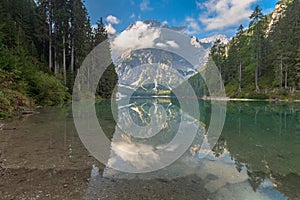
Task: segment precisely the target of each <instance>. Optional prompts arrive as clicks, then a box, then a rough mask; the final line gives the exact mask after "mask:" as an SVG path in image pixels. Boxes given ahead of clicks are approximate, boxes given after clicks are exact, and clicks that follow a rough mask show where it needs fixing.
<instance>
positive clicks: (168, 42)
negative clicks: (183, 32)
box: [167, 40, 179, 48]
mask: <svg viewBox="0 0 300 200" xmlns="http://www.w3.org/2000/svg"><path fill="white" fill-rule="evenodd" d="M167 44H168V45H169V46H170V47H173V48H179V45H178V44H177V43H176V42H175V41H174V40H170V41H167Z"/></svg>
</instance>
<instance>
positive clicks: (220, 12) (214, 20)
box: [197, 0, 258, 30]
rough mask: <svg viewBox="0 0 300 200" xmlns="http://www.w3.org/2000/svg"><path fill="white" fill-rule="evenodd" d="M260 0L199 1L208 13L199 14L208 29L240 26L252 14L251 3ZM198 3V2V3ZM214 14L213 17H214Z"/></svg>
mask: <svg viewBox="0 0 300 200" xmlns="http://www.w3.org/2000/svg"><path fill="white" fill-rule="evenodd" d="M257 1H258V0H208V1H206V2H204V3H199V2H198V3H199V6H201V8H204V9H205V10H207V11H206V13H204V14H201V15H200V16H199V20H200V22H202V24H204V25H205V28H206V30H222V29H224V28H227V27H230V26H238V25H239V24H240V23H242V22H243V21H245V20H246V19H248V18H249V16H250V15H251V12H252V10H251V5H252V4H253V3H255V2H257ZM197 5H198V4H197ZM212 16H213V17H212Z"/></svg>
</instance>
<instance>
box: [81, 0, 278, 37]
mask: <svg viewBox="0 0 300 200" xmlns="http://www.w3.org/2000/svg"><path fill="white" fill-rule="evenodd" d="M276 2H277V0H85V5H86V7H87V9H88V12H89V15H90V17H91V23H92V24H95V23H96V21H97V20H98V19H99V18H100V17H103V19H104V21H105V24H106V25H107V30H108V31H109V32H111V33H120V32H122V31H123V30H124V29H126V28H127V27H128V26H129V25H130V24H131V23H133V22H135V21H138V20H157V21H160V22H163V23H167V24H168V25H169V26H185V27H186V33H187V34H188V35H196V36H197V37H198V38H204V37H208V36H212V35H215V34H224V35H227V36H229V37H231V36H232V35H233V34H234V33H235V31H236V29H237V27H238V26H239V25H240V24H244V26H247V24H248V23H249V19H248V17H249V15H250V14H251V11H252V10H253V8H254V7H255V6H256V5H260V7H261V8H262V9H263V12H264V13H270V12H271V11H272V10H273V9H274V7H275V4H276Z"/></svg>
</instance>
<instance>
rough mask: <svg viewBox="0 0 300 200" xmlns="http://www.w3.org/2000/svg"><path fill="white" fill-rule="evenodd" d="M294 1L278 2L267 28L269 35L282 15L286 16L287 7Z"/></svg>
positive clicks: (283, 0) (284, 0)
mask: <svg viewBox="0 0 300 200" xmlns="http://www.w3.org/2000/svg"><path fill="white" fill-rule="evenodd" d="M292 1H293V0H282V1H279V2H277V3H276V6H275V9H274V11H273V12H272V13H271V14H270V16H271V20H270V23H269V24H268V28H267V30H266V34H267V35H268V34H269V33H270V32H272V31H273V29H274V27H275V25H276V24H277V23H278V22H279V21H280V19H281V18H282V17H284V16H285V11H286V8H287V7H288V5H289V4H290V3H291V2H292Z"/></svg>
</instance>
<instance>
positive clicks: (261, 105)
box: [94, 99, 300, 199]
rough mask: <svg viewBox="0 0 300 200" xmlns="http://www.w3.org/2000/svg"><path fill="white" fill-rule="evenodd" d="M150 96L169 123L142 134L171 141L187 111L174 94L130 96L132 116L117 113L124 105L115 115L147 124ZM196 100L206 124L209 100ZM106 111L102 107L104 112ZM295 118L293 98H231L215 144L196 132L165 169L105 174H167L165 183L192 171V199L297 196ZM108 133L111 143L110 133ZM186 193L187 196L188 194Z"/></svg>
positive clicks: (299, 116)
mask: <svg viewBox="0 0 300 200" xmlns="http://www.w3.org/2000/svg"><path fill="white" fill-rule="evenodd" d="M154 102H155V104H160V105H162V106H163V107H164V109H166V110H167V113H168V116H169V118H168V120H169V121H167V124H168V126H167V127H168V128H166V129H165V130H164V131H162V132H160V133H159V134H157V135H155V136H154V137H151V138H149V140H143V143H145V144H147V145H153V146H157V145H159V143H167V142H169V141H170V140H171V139H172V138H173V137H174V136H175V134H176V131H177V130H178V126H176V124H177V125H178V124H179V123H180V116H181V115H183V113H185V112H184V111H182V110H180V108H179V106H178V105H177V104H176V103H172V100H169V99H155V100H153V99H152V100H149V99H146V100H145V99H132V100H131V102H130V105H129V110H130V112H129V113H130V116H124V115H122V114H120V113H122V110H119V111H118V112H119V114H118V117H119V119H118V120H119V121H120V118H121V121H122V118H124V117H125V118H127V117H131V118H133V121H135V123H137V124H139V125H141V126H143V125H146V124H147V123H150V121H151V120H150V116H149V110H150V108H151V104H153V103H154ZM108 105H109V102H102V103H100V104H99V105H98V106H97V107H98V114H99V116H102V117H103V116H104V115H103V114H101V110H105V108H106V109H107V107H108ZM199 105H200V116H199V117H195V116H193V118H195V119H196V120H198V121H199V124H200V125H201V126H200V127H202V128H203V130H207V129H208V127H209V125H210V117H211V113H210V111H211V104H210V103H209V102H206V101H199ZM101 108H102V109H101ZM109 113H110V112H106V115H109ZM158 114H159V113H158ZM187 114H188V113H187ZM99 118H100V124H101V117H99ZM172 122H173V123H172ZM299 122H300V105H299V104H296V103H290V104H288V103H279V104H274V103H271V102H229V103H228V104H227V113H226V120H225V125H224V128H223V131H222V133H221V135H220V137H219V138H218V140H217V141H218V142H217V143H216V144H214V145H213V146H211V145H212V144H211V143H213V142H212V141H211V140H210V139H209V138H208V140H207V141H205V138H204V137H203V134H201V133H200V134H198V135H197V136H196V138H195V141H194V142H193V143H192V144H191V145H190V147H189V149H188V150H187V151H186V152H185V153H184V154H183V155H182V156H181V157H180V158H179V159H178V160H177V161H176V162H174V163H172V164H171V165H169V166H168V167H166V168H164V169H161V170H158V171H155V172H151V173H146V174H138V175H136V174H134V175H132V174H130V173H125V172H119V171H116V170H113V169H111V168H109V167H107V168H106V169H105V170H104V176H105V177H106V178H109V179H116V180H120V181H122V180H132V179H133V180H135V179H136V180H143V181H144V182H145V183H148V182H147V181H150V182H151V180H157V179H159V178H164V179H166V180H168V181H167V182H166V184H174V183H173V182H174V180H175V182H177V181H179V182H180V180H185V178H186V177H190V176H192V177H193V178H195V180H194V182H196V183H197V185H198V186H199V185H202V186H201V188H200V189H199V188H197V189H196V188H194V189H193V188H191V191H190V193H189V194H190V195H191V196H190V198H191V199H193V198H195V196H197V194H198V195H199V198H200V197H201V198H204V199H205V198H207V199H300V192H299V190H298V188H300V123H299ZM172 124H173V125H172ZM166 133H169V134H166ZM108 134H111V132H110V133H108ZM115 134H116V133H115ZM186 134H188V133H186ZM111 138H112V141H113V143H114V135H112V136H111ZM139 142H140V140H139V139H135V138H131V141H130V143H135V144H140V143H139ZM198 144H200V146H201V145H206V146H209V147H210V148H211V149H212V151H209V150H206V152H204V150H205V149H200V148H199V145H198ZM197 145H198V146H197ZM197 147H198V148H197ZM203 152H204V154H206V155H205V156H203ZM112 158H114V159H119V162H118V163H117V164H122V162H125V163H126V162H132V163H131V164H133V165H134V164H135V163H134V161H128V160H124V157H122V158H118V156H115V155H114V156H112ZM122 159H123V160H122ZM98 181H99V182H100V183H101V184H100V185H101V186H102V187H103V185H105V183H103V182H102V181H101V180H98ZM172 181H173V182H172ZM94 184H96V185H97V183H94ZM183 184H186V183H183ZM116 185H117V184H116ZM104 187H105V186H104ZM134 187H136V186H134ZM183 188H184V187H183ZM132 189H133V188H132ZM177 190H179V191H180V187H178V186H177ZM183 190H185V189H183ZM134 191H135V189H133V191H132V192H133V193H134ZM179 191H177V192H179ZM158 192H159V191H158ZM163 193H164V192H163ZM200 193H201V194H200ZM186 198H187V199H189V195H187V196H186Z"/></svg>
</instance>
